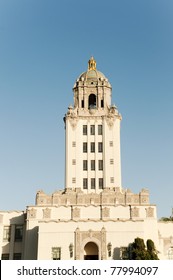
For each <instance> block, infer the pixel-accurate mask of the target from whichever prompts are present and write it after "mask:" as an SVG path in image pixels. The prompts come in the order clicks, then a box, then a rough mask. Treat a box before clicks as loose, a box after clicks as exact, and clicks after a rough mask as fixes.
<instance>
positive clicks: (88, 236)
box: [75, 228, 106, 260]
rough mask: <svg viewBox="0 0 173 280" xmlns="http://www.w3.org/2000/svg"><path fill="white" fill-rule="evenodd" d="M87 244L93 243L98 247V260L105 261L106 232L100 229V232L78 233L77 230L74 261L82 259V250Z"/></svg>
mask: <svg viewBox="0 0 173 280" xmlns="http://www.w3.org/2000/svg"><path fill="white" fill-rule="evenodd" d="M88 242H93V243H95V244H96V245H97V246H98V252H99V256H98V257H99V259H100V260H101V259H102V260H105V259H106V230H105V228H102V229H101V230H100V231H94V230H91V229H90V230H88V231H80V229H79V228H77V229H76V231H75V259H76V260H83V259H84V248H85V245H86V244H87V243H88Z"/></svg>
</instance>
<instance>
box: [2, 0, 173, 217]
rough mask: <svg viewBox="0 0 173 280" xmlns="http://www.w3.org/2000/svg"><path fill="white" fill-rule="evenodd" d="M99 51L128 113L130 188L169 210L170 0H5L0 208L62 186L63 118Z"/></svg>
mask: <svg viewBox="0 0 173 280" xmlns="http://www.w3.org/2000/svg"><path fill="white" fill-rule="evenodd" d="M91 55H93V56H94V57H95V59H96V60H97V68H98V69H99V70H100V71H101V72H103V73H104V74H105V75H106V76H107V77H108V79H109V81H110V82H111V84H112V88H113V94H112V102H113V103H115V104H116V105H117V106H118V109H119V112H120V113H121V114H122V117H123V120H122V124H121V154H122V181H123V187H124V188H130V189H131V190H132V191H133V192H135V193H138V192H139V191H140V190H141V189H142V188H148V189H149V190H150V202H151V203H154V204H157V206H158V216H159V217H161V216H170V215H171V207H173V147H172V146H173V109H172V107H173V1H172V0H162V1H161V0H145V1H144V0H143V1H142V0H121V1H120V0H119V1H118V0H107V1H101V0H98V1H97V0H95V1H93V0H87V1H79V0H73V1H72V0H68V1H67V0H63V1H58V0H50V1H48V0H47V1H46V0H28V1H27V0H15V1H14V0H0V190H1V192H0V209H1V210H12V209H17V210H24V209H25V206H26V205H32V204H34V203H35V194H36V191H37V190H39V189H43V190H44V191H45V192H46V193H49V194H50V193H52V192H54V191H55V190H57V189H63V188H64V165H65V164H64V148H65V147H64V140H65V138H64V124H63V116H64V114H65V113H66V111H67V107H68V105H69V104H71V103H73V93H72V87H73V85H74V82H75V80H76V78H77V77H78V76H79V75H80V73H81V72H83V71H85V70H87V62H88V59H89V58H90V56H91Z"/></svg>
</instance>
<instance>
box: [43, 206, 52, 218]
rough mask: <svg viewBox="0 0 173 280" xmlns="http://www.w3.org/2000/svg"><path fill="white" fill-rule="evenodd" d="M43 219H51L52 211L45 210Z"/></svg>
mask: <svg viewBox="0 0 173 280" xmlns="http://www.w3.org/2000/svg"><path fill="white" fill-rule="evenodd" d="M43 218H44V219H50V218H51V209H49V208H46V209H43Z"/></svg>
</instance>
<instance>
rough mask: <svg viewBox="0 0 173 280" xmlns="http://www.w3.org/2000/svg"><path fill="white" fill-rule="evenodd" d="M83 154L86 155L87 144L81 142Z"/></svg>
mask: <svg viewBox="0 0 173 280" xmlns="http://www.w3.org/2000/svg"><path fill="white" fill-rule="evenodd" d="M83 153H87V142H83Z"/></svg>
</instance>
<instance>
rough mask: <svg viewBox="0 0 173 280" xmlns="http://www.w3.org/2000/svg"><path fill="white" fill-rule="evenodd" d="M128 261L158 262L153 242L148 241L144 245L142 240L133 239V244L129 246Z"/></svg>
mask: <svg viewBox="0 0 173 280" xmlns="http://www.w3.org/2000/svg"><path fill="white" fill-rule="evenodd" d="M128 251H129V259H130V260H158V259H159V258H158V256H157V251H156V248H155V245H154V242H153V241H152V240H151V239H148V240H147V242H146V245H145V243H144V240H143V239H142V238H139V237H137V238H135V240H134V242H133V243H131V244H130V245H129V248H128Z"/></svg>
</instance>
